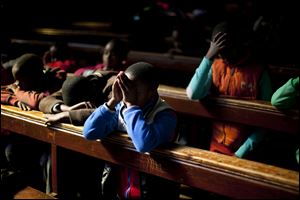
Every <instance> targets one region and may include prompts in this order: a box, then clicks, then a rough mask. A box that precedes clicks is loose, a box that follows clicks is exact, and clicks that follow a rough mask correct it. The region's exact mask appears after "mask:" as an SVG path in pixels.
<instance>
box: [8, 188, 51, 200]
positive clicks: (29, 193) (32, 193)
mask: <svg viewBox="0 0 300 200" xmlns="http://www.w3.org/2000/svg"><path fill="white" fill-rule="evenodd" d="M14 199H57V198H55V197H54V196H52V195H48V194H46V193H44V192H41V191H39V190H37V189H34V188H32V187H30V186H27V187H25V188H24V189H22V190H20V191H19V192H17V193H16V194H15V195H14Z"/></svg>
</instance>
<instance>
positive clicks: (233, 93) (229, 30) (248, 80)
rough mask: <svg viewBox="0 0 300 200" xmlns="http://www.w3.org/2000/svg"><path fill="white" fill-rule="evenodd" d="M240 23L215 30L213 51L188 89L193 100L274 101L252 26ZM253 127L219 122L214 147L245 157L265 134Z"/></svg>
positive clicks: (218, 26) (220, 24)
mask: <svg viewBox="0 0 300 200" xmlns="http://www.w3.org/2000/svg"><path fill="white" fill-rule="evenodd" d="M239 20H240V19H239ZM240 22H241V21H239V22H237V21H227V22H222V23H219V24H217V25H216V26H215V28H214V29H213V33H212V41H211V43H210V47H209V50H208V52H207V53H206V56H205V57H204V58H203V60H202V62H201V63H200V66H199V67H198V68H197V69H196V72H195V74H194V76H193V77H192V79H191V80H190V83H189V85H188V86H187V88H186V93H187V96H188V97H189V98H190V99H195V100H198V99H203V98H205V97H206V96H208V95H209V94H212V95H225V96H227V97H233V98H240V99H249V100H250V99H261V100H265V101H270V98H271V95H272V88H271V81H270V77H269V74H268V73H267V71H266V70H265V68H264V66H263V65H262V64H259V63H256V61H255V60H254V58H253V54H252V53H251V46H250V35H251V29H249V27H247V25H245V23H244V24H243V23H240ZM250 130H251V129H250V127H245V126H243V125H240V124H234V123H229V122H226V123H225V122H217V121H215V122H213V128H212V139H211V143H210V150H211V151H215V152H219V153H223V154H227V155H231V156H237V157H240V158H245V157H246V156H247V155H249V153H250V152H253V150H254V149H255V148H256V147H257V145H258V144H259V143H260V142H261V141H262V140H263V138H264V136H265V134H264V132H263V130H254V132H250Z"/></svg>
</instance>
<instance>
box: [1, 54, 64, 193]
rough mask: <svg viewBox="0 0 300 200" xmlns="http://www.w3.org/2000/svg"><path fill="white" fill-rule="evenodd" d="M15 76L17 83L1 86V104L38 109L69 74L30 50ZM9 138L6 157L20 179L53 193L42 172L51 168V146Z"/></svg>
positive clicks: (19, 62) (16, 66) (14, 65)
mask: <svg viewBox="0 0 300 200" xmlns="http://www.w3.org/2000/svg"><path fill="white" fill-rule="evenodd" d="M12 75H13V77H14V81H15V82H14V83H12V84H10V85H6V86H1V103H2V104H8V105H12V106H16V107H19V108H20V109H22V110H38V105H39V102H40V101H41V99H43V98H45V97H46V96H48V95H49V94H51V93H52V92H53V91H56V90H57V89H58V88H60V87H61V84H62V82H63V80H64V79H65V77H66V73H65V72H64V71H61V70H59V69H45V68H44V65H43V61H42V58H40V57H39V56H37V55H35V54H30V53H27V54H24V55H22V56H20V57H18V58H17V59H15V60H14V61H13V63H12ZM1 131H2V130H1ZM7 137H8V138H7V144H6V147H5V155H6V159H7V161H8V163H9V165H10V168H11V169H12V171H13V172H15V173H16V174H19V175H20V176H19V178H20V180H19V181H21V180H22V182H23V181H24V182H29V183H33V184H34V185H35V187H37V188H39V189H41V190H44V191H46V192H47V193H49V192H50V185H49V178H50V177H49V174H48V173H45V174H42V171H43V172H45V171H47V165H48V163H47V157H48V156H47V155H48V154H49V149H47V148H46V147H45V145H43V144H42V143H39V142H36V141H33V140H31V139H30V138H28V137H22V136H15V135H14V134H10V135H8V136H7ZM45 158H46V159H45ZM33 177H34V178H33ZM44 184H46V187H45V188H46V189H45V188H43V187H44V186H43V185H44Z"/></svg>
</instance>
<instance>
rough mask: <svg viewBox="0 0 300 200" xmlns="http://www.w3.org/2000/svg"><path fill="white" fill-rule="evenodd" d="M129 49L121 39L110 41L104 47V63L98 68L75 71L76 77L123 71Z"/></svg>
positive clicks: (89, 67) (97, 66) (90, 67)
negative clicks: (101, 72)
mask: <svg viewBox="0 0 300 200" xmlns="http://www.w3.org/2000/svg"><path fill="white" fill-rule="evenodd" d="M128 52H129V49H128V45H127V43H126V42H125V41H123V40H120V39H112V40H110V41H109V42H108V43H107V44H106V45H105V47H104V50H103V53H102V63H100V64H97V65H96V66H88V67H83V68H80V69H78V70H76V71H75V73H74V75H75V76H79V75H83V76H86V75H90V74H92V73H94V71H95V70H101V71H121V70H124V69H125V66H126V60H127V55H128Z"/></svg>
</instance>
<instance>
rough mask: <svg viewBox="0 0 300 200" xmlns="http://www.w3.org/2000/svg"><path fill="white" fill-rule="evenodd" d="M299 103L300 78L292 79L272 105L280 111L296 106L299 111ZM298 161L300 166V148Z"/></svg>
mask: <svg viewBox="0 0 300 200" xmlns="http://www.w3.org/2000/svg"><path fill="white" fill-rule="evenodd" d="M297 102H299V77H294V78H290V79H289V80H288V81H287V82H286V83H285V84H283V85H282V86H281V87H280V88H278V89H277V90H276V91H275V92H274V94H273V95H272V98H271V104H272V105H273V106H275V107H276V108H278V109H280V110H286V109H289V108H293V107H294V106H295V105H297V106H298V109H299V104H297ZM296 160H297V162H298V164H299V148H298V149H297V150H296Z"/></svg>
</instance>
